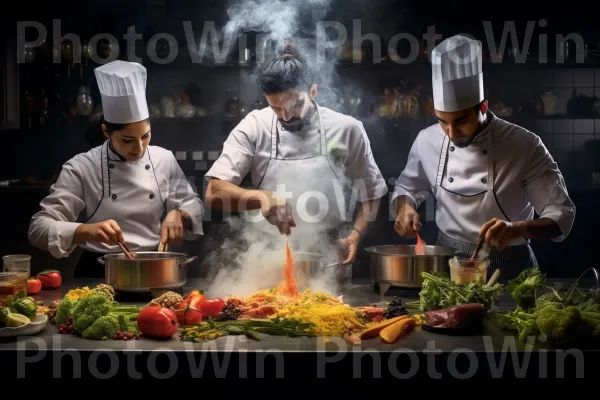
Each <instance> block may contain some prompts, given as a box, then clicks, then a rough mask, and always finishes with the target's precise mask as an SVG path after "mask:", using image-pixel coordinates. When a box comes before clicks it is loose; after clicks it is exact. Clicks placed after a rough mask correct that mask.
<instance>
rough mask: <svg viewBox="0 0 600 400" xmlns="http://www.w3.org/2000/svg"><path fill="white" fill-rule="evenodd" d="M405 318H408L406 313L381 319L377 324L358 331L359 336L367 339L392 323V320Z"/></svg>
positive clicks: (396, 320)
mask: <svg viewBox="0 0 600 400" xmlns="http://www.w3.org/2000/svg"><path fill="white" fill-rule="evenodd" d="M407 318H409V316H408V315H400V316H398V317H394V318H390V319H386V320H384V321H381V322H379V323H378V324H375V325H373V326H371V327H369V328H367V329H365V330H364V331H362V332H361V333H360V338H361V339H369V338H372V337H375V336H377V334H378V333H379V332H381V330H382V329H383V328H385V327H386V326H389V325H391V324H393V323H394V322H398V321H402V320H404V319H407Z"/></svg>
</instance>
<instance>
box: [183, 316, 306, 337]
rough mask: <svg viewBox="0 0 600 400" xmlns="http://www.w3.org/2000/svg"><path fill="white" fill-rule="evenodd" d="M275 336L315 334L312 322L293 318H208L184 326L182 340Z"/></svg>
mask: <svg viewBox="0 0 600 400" xmlns="http://www.w3.org/2000/svg"><path fill="white" fill-rule="evenodd" d="M261 333H262V334H267V335H276V336H289V337H299V336H315V334H314V324H313V323H310V322H302V321H299V320H297V319H293V318H281V317H275V318H273V319H248V320H238V321H214V320H212V319H209V320H208V321H206V322H203V323H202V324H201V325H198V326H190V327H186V328H184V330H183V332H182V333H181V335H180V336H181V340H182V341H190V342H204V341H206V340H211V339H216V338H218V337H221V336H227V335H246V336H247V337H249V338H251V339H255V340H260V336H259V334H261Z"/></svg>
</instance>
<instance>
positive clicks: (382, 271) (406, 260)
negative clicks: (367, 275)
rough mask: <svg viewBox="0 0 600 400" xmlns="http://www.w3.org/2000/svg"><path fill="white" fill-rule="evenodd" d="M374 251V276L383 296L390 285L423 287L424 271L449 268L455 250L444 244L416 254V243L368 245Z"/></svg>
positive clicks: (368, 248) (442, 270)
mask: <svg viewBox="0 0 600 400" xmlns="http://www.w3.org/2000/svg"><path fill="white" fill-rule="evenodd" d="M365 251H367V252H369V253H370V269H371V278H372V279H373V281H374V282H375V283H376V284H378V285H379V291H380V293H381V295H384V294H385V292H387V290H388V289H389V288H390V286H392V285H393V286H398V287H403V288H421V285H422V282H423V279H422V278H421V272H423V271H425V272H429V273H438V272H445V271H447V266H448V262H449V261H450V259H451V258H452V257H453V256H454V254H455V250H454V249H451V248H448V247H442V246H425V254H423V255H419V254H417V253H416V246H415V245H386V246H372V247H367V248H366V249H365Z"/></svg>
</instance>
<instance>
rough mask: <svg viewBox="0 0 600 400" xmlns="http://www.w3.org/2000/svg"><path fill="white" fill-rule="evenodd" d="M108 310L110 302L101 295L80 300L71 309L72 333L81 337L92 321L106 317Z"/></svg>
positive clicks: (93, 295)
mask: <svg viewBox="0 0 600 400" xmlns="http://www.w3.org/2000/svg"><path fill="white" fill-rule="evenodd" d="M110 308H111V302H110V300H109V299H108V298H106V296H103V295H101V294H92V295H89V296H86V297H84V298H82V299H81V300H79V301H78V302H77V305H76V306H75V308H74V309H73V331H74V332H75V333H76V334H78V335H81V334H82V333H83V331H85V330H86V329H87V328H88V327H89V326H90V325H92V324H93V323H94V321H96V320H97V319H98V318H100V317H102V316H104V315H107V314H108V313H109V312H110Z"/></svg>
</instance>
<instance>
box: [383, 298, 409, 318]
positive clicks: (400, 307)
mask: <svg viewBox="0 0 600 400" xmlns="http://www.w3.org/2000/svg"><path fill="white" fill-rule="evenodd" d="M407 314H408V311H407V310H406V303H405V302H404V301H402V299H400V298H399V297H397V296H395V297H394V298H393V299H392V301H390V302H389V303H388V305H387V307H386V309H385V311H384V312H383V318H385V319H390V318H394V317H399V316H401V315H407Z"/></svg>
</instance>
